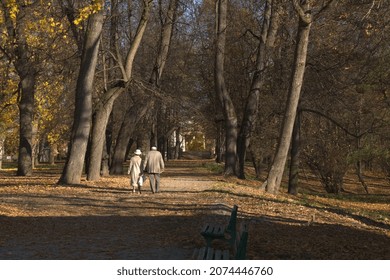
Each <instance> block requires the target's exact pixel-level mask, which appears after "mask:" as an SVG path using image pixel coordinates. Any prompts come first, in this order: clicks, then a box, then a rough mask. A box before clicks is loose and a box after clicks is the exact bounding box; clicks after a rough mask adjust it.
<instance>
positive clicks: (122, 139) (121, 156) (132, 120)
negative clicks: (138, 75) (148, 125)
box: [110, 0, 178, 174]
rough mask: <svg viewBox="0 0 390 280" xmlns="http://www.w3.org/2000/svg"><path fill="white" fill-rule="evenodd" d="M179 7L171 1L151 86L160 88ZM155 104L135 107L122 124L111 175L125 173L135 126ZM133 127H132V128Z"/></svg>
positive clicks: (175, 2) (174, 1)
mask: <svg viewBox="0 0 390 280" xmlns="http://www.w3.org/2000/svg"><path fill="white" fill-rule="evenodd" d="M177 7H178V0H170V2H169V7H168V11H167V15H166V18H165V22H164V24H163V27H162V31H161V39H160V42H159V48H158V49H159V51H158V53H157V57H156V61H155V65H154V67H153V70H152V73H151V76H150V80H149V82H150V84H152V85H153V86H154V87H156V88H158V87H159V82H160V79H161V75H162V73H163V71H164V66H165V62H166V60H167V58H168V52H169V48H170V45H171V38H172V30H173V25H174V20H175V18H176V12H177ZM152 104H153V103H151V102H146V103H145V104H144V105H143V108H139V106H138V105H134V106H132V108H131V112H130V113H129V114H128V115H127V116H126V117H125V119H124V122H123V123H122V126H121V129H120V130H119V134H118V137H117V142H116V145H115V150H114V155H113V159H112V165H111V168H110V174H122V173H123V166H122V165H123V162H124V161H125V160H126V152H125V149H126V147H127V143H128V142H129V140H130V138H131V137H132V134H133V132H134V130H135V126H136V125H137V124H138V122H139V121H140V119H141V118H142V117H143V116H144V115H145V114H146V112H147V110H149V109H150V107H151V106H152ZM130 126H132V127H130Z"/></svg>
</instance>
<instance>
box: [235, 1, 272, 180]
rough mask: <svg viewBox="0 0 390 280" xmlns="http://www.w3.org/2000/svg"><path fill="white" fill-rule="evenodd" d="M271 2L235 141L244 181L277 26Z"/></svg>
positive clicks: (241, 175) (267, 10)
mask: <svg viewBox="0 0 390 280" xmlns="http://www.w3.org/2000/svg"><path fill="white" fill-rule="evenodd" d="M273 2H274V1H273V0H267V1H266V4H265V5H266V6H265V12H264V19H263V27H262V31H261V37H260V40H259V45H258V47H257V58H256V69H255V72H254V75H253V78H252V84H251V88H250V91H249V96H248V98H247V101H246V105H245V111H244V116H243V120H242V124H241V129H240V133H239V136H238V141H237V153H238V177H239V178H241V179H245V172H244V165H245V159H246V152H247V149H248V147H249V145H250V141H251V136H252V132H253V130H254V127H255V124H256V121H257V112H258V107H259V98H260V91H261V88H262V87H263V81H264V79H263V75H262V73H263V71H264V69H265V59H266V48H267V46H269V47H271V46H273V43H274V41H275V35H276V30H277V28H278V25H279V12H278V10H277V9H276V7H274V4H273Z"/></svg>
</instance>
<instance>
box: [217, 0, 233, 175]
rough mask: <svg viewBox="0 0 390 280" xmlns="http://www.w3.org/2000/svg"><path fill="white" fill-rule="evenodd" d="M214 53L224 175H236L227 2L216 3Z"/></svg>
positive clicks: (219, 1)
mask: <svg viewBox="0 0 390 280" xmlns="http://www.w3.org/2000/svg"><path fill="white" fill-rule="evenodd" d="M216 12H217V13H216V32H217V34H216V52H215V68H214V71H215V72H214V79H215V91H216V94H217V96H218V99H219V101H220V104H221V107H222V111H223V114H224V121H225V132H226V140H225V141H226V142H225V144H226V151H225V170H224V174H225V175H235V174H236V162H237V159H236V158H237V136H238V129H237V116H236V112H235V108H234V104H233V101H232V99H231V98H230V95H229V93H228V90H227V88H226V84H225V78H224V62H225V44H226V28H227V19H226V18H227V0H218V1H216Z"/></svg>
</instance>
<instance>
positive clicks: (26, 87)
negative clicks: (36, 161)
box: [17, 61, 36, 176]
mask: <svg viewBox="0 0 390 280" xmlns="http://www.w3.org/2000/svg"><path fill="white" fill-rule="evenodd" d="M20 63H23V61H20ZM27 66H28V64H25V65H24V66H23V68H24V67H27ZM26 72H27V73H26V74H25V75H23V74H22V75H20V78H21V81H20V83H21V98H20V101H19V125H20V127H19V155H18V170H17V175H18V176H30V175H32V172H33V152H32V147H33V120H34V95H35V82H36V77H35V74H34V73H31V72H29V71H28V70H26Z"/></svg>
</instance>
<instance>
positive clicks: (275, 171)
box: [264, 0, 312, 193]
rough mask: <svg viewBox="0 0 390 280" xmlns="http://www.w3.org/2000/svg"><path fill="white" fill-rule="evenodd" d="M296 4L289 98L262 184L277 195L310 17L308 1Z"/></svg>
mask: <svg viewBox="0 0 390 280" xmlns="http://www.w3.org/2000/svg"><path fill="white" fill-rule="evenodd" d="M298 2H299V1H298V0H294V1H293V3H294V7H295V9H296V11H297V12H298V15H299V25H298V34H297V45H296V49H295V62H294V69H293V75H292V79H291V85H290V91H289V97H288V100H287V107H286V111H285V115H284V118H283V126H282V131H281V134H280V138H279V143H278V148H277V151H276V155H275V159H274V162H273V163H272V166H271V170H270V171H269V174H268V178H267V180H266V182H265V183H264V185H265V189H266V191H267V192H269V193H277V192H278V191H279V188H280V184H281V182H282V177H283V173H284V167H285V164H286V161H287V156H288V150H289V147H290V142H291V136H292V132H293V127H294V122H295V117H296V113H297V108H298V102H299V98H300V94H301V88H302V83H303V76H304V73H305V65H306V58H307V47H308V44H309V34H310V27H311V23H312V15H311V10H310V5H309V3H310V1H309V0H307V1H302V2H303V5H302V6H301V5H300V4H299V3H298Z"/></svg>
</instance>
